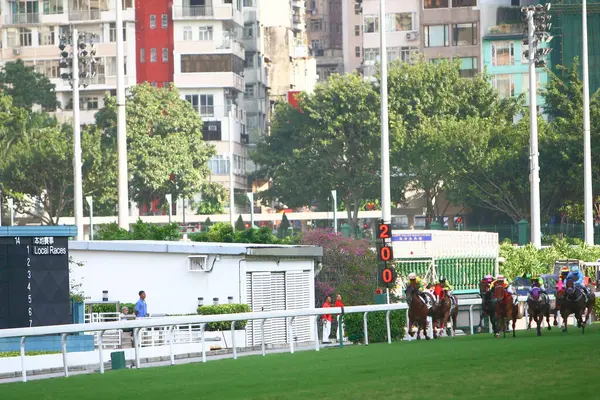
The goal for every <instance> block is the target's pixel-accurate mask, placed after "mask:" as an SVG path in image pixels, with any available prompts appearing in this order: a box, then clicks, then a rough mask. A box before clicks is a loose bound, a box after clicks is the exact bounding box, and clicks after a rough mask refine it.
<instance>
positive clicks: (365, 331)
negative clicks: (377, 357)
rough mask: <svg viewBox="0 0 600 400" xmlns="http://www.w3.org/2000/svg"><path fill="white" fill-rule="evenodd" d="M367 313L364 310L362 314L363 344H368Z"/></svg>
mask: <svg viewBox="0 0 600 400" xmlns="http://www.w3.org/2000/svg"><path fill="white" fill-rule="evenodd" d="M368 314H369V312H368V311H365V313H364V314H363V331H364V334H365V345H367V346H368V345H369V326H368V323H367V315H368Z"/></svg>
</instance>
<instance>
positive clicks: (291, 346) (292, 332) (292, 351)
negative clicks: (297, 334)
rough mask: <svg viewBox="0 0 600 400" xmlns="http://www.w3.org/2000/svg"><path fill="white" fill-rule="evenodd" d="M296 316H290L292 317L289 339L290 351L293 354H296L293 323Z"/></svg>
mask: <svg viewBox="0 0 600 400" xmlns="http://www.w3.org/2000/svg"><path fill="white" fill-rule="evenodd" d="M294 318H295V317H290V319H288V335H289V341H290V353H292V354H294V325H293V324H294ZM286 319H287V318H286Z"/></svg>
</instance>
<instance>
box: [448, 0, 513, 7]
mask: <svg viewBox="0 0 600 400" xmlns="http://www.w3.org/2000/svg"><path fill="white" fill-rule="evenodd" d="M513 5H514V4H513ZM517 5H519V4H517ZM475 6H477V0H452V7H475Z"/></svg>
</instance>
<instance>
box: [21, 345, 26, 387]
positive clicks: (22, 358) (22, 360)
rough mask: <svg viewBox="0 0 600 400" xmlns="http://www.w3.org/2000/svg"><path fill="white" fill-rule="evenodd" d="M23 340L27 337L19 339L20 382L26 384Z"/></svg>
mask: <svg viewBox="0 0 600 400" xmlns="http://www.w3.org/2000/svg"><path fill="white" fill-rule="evenodd" d="M25 340H27V337H25V336H23V337H22V338H21V380H22V381H23V382H27V371H26V369H25Z"/></svg>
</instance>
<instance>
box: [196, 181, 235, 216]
mask: <svg viewBox="0 0 600 400" xmlns="http://www.w3.org/2000/svg"><path fill="white" fill-rule="evenodd" d="M200 193H201V196H202V199H201V200H200V201H199V202H196V203H195V204H194V206H195V209H196V213H198V214H199V215H213V214H223V213H224V212H225V204H226V203H227V199H228V198H229V195H228V191H227V188H225V186H223V185H220V184H218V183H213V182H206V183H203V184H202V185H201V187H200Z"/></svg>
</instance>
